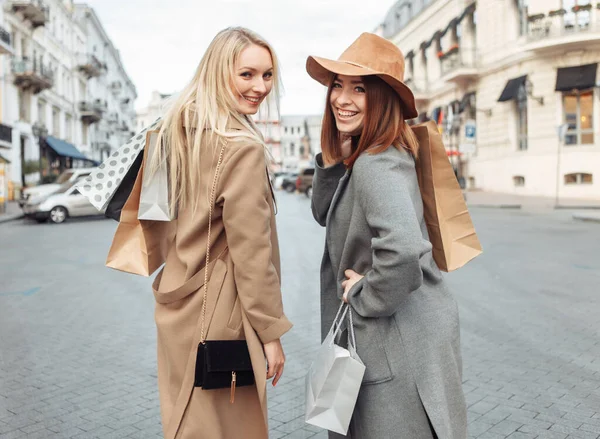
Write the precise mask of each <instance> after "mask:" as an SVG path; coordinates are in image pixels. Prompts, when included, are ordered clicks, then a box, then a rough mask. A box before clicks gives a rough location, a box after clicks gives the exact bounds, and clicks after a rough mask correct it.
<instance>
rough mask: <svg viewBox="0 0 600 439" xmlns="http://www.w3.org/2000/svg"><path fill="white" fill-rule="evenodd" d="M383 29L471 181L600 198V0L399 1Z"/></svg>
mask: <svg viewBox="0 0 600 439" xmlns="http://www.w3.org/2000/svg"><path fill="white" fill-rule="evenodd" d="M377 32H378V33H379V34H381V35H383V36H384V37H386V38H388V39H390V40H391V41H393V42H394V43H395V44H397V45H398V46H399V47H400V48H401V50H402V51H403V53H404V54H405V57H406V74H405V76H406V82H407V84H408V85H409V86H410V87H411V88H412V89H413V91H414V92H415V97H416V100H417V107H418V109H419V112H420V116H419V119H418V120H416V121H415V122H418V121H424V120H428V119H433V120H435V121H436V122H437V123H438V125H439V129H440V131H441V132H442V133H443V135H444V139H445V144H446V146H447V150H448V155H449V157H450V160H451V161H452V163H453V165H454V167H455V171H456V173H457V175H458V176H459V178H460V179H461V181H462V182H463V184H464V185H465V186H466V187H468V188H471V189H483V190H486V191H495V192H511V193H518V194H523V195H539V196H551V197H552V196H557V197H559V196H560V197H570V198H587V199H591V198H600V138H599V137H600V133H598V127H599V126H600V103H599V99H600V94H599V91H598V81H597V65H598V62H599V61H600V2H594V1H590V0H479V1H473V0H400V1H397V2H396V3H395V4H393V5H392V7H391V8H390V10H389V12H388V14H387V16H386V17H385V19H384V21H383V23H382V24H381V26H380V27H379V29H378V30H377Z"/></svg>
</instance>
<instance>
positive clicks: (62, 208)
mask: <svg viewBox="0 0 600 439" xmlns="http://www.w3.org/2000/svg"><path fill="white" fill-rule="evenodd" d="M23 212H24V213H25V216H26V217H28V218H33V219H35V220H36V221H37V222H39V223H43V222H46V221H48V220H50V221H52V222H53V223H55V224H60V223H64V222H65V221H66V220H67V218H69V217H75V216H90V215H101V214H102V212H99V211H98V210H96V208H95V207H94V206H93V205H92V204H91V203H90V202H89V201H88V199H87V198H86V197H85V196H83V195H81V193H79V191H78V190H77V188H76V187H75V186H74V183H73V182H67V183H65V184H63V185H62V186H61V187H60V189H58V191H56V192H54V193H52V194H49V195H40V196H37V197H31V198H29V199H28V200H27V202H26V204H25V205H24V206H23Z"/></svg>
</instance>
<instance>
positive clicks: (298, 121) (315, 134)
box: [281, 115, 322, 172]
mask: <svg viewBox="0 0 600 439" xmlns="http://www.w3.org/2000/svg"><path fill="white" fill-rule="evenodd" d="M321 119H322V116H320V115H316V116H313V115H303V116H282V118H281V151H282V170H283V171H286V172H297V171H298V170H300V169H302V168H308V167H312V166H314V159H315V156H316V155H317V154H318V153H319V152H321Z"/></svg>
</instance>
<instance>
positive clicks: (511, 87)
mask: <svg viewBox="0 0 600 439" xmlns="http://www.w3.org/2000/svg"><path fill="white" fill-rule="evenodd" d="M525 81H527V75H523V76H519V77H518V78H513V79H511V80H509V81H508V82H507V83H506V85H505V86H504V90H502V94H501V95H500V97H499V98H498V102H506V101H510V100H512V99H516V98H517V95H518V94H519V88H520V87H521V86H522V85H525Z"/></svg>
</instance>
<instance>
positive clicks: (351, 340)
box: [330, 302, 356, 351]
mask: <svg viewBox="0 0 600 439" xmlns="http://www.w3.org/2000/svg"><path fill="white" fill-rule="evenodd" d="M342 310H343V312H342ZM340 314H341V316H340ZM346 316H348V323H349V324H348V347H351V348H352V349H353V350H354V351H356V336H355V335H354V321H353V320H352V307H351V306H350V305H349V304H347V303H344V302H342V304H341V305H340V307H339V309H338V312H337V314H336V315H335V318H334V319H333V324H332V325H331V329H330V331H331V332H332V333H333V336H332V337H331V342H330V343H331V344H333V343H334V341H335V338H336V336H337V335H338V333H339V332H340V329H341V327H342V322H343V321H344V318H346Z"/></svg>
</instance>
